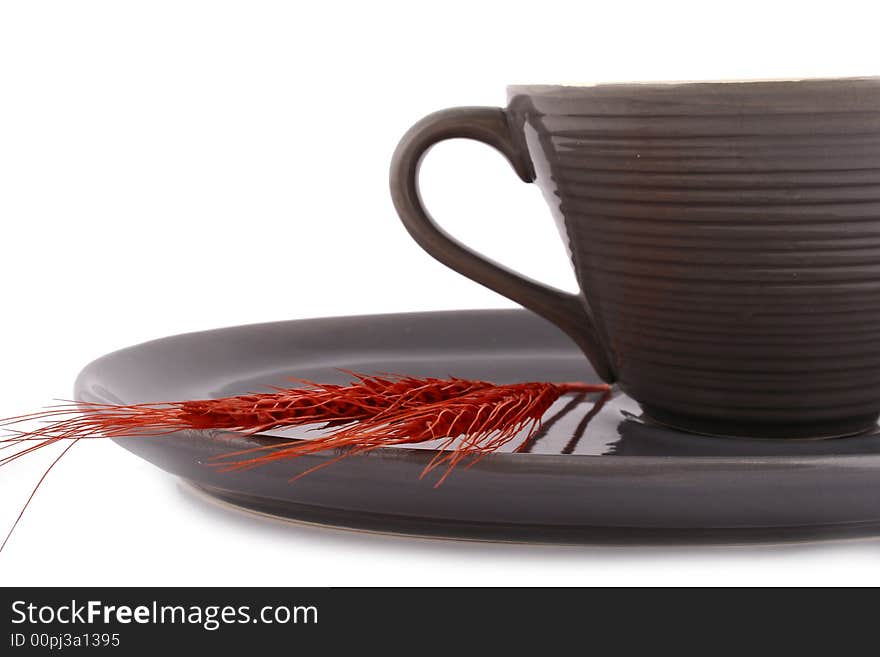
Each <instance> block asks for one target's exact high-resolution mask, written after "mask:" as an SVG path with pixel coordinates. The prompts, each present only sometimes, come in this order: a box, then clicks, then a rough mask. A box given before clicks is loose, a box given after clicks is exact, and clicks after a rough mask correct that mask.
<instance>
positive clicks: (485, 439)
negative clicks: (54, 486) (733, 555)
mask: <svg viewBox="0 0 880 657" xmlns="http://www.w3.org/2000/svg"><path fill="white" fill-rule="evenodd" d="M348 373H349V374H350V375H351V376H352V377H353V381H352V382H351V383H349V384H348V385H335V384H321V383H315V382H313V381H306V380H299V379H294V381H297V382H298V383H299V384H300V385H301V386H302V387H299V388H273V390H274V392H268V393H254V394H248V395H236V396H233V397H224V398H221V399H201V400H189V401H175V402H164V403H162V402H160V403H149V404H96V403H88V402H66V403H63V404H60V405H58V406H53V407H49V408H47V409H45V410H43V411H39V412H37V413H30V414H28V415H20V416H17V417H12V418H7V419H5V420H0V427H6V428H7V430H9V431H10V432H12V433H13V434H14V435H13V437H10V438H6V439H2V440H0V450H6V449H11V450H12V451H10V453H8V454H7V455H6V456H2V457H0V466H2V465H7V464H9V463H11V462H12V461H14V460H16V459H18V458H21V457H22V456H25V455H26V454H30V453H32V452H34V451H36V450H39V449H42V448H44V447H48V446H50V445H53V444H55V443H57V442H60V441H69V444H68V445H67V446H66V447H65V449H64V451H62V453H61V454H60V455H59V456H58V457H57V458H56V459H55V460H54V461H53V462H52V464H51V465H50V466H49V467H48V468H47V469H46V470H45V472H44V473H43V476H42V477H41V478H40V480H39V481H38V482H37V484H36V486H35V487H34V488H33V490H32V492H31V495H30V497H28V499H27V502H25V505H24V507H23V508H22V510H21V513H20V514H19V516H18V518H17V519H16V521H15V523H14V524H13V526H12V529H11V530H10V532H9V534H7V536H6V540H5V541H4V542H3V544H2V545H0V551H2V549H3V547H4V546H5V545H6V542H7V541H8V540H9V536H10V535H11V534H12V531H13V530H14V529H15V527H16V526H17V525H18V521H19V520H20V519H21V517H22V515H23V514H24V512H25V510H26V509H27V507H28V505H29V504H30V502H31V500H32V499H33V497H34V494H35V493H36V491H37V489H38V488H39V486H40V484H41V483H42V482H43V480H44V479H45V478H46V475H48V473H49V471H50V470H51V469H52V468H53V467H54V466H55V464H56V463H58V461H59V459H60V458H61V457H62V456H64V454H66V453H67V451H68V450H69V449H70V448H71V447H73V445H74V444H76V442H77V441H79V440H83V439H91V438H122V437H130V438H136V437H138V436H142V437H143V436H161V435H166V434H173V433H174V432H177V431H181V430H185V429H224V430H228V431H242V432H245V433H247V434H254V433H258V432H261V431H270V430H272V429H279V428H287V427H296V426H305V425H313V424H318V423H324V424H326V425H327V426H332V427H336V428H335V429H334V430H333V431H332V432H331V433H329V434H328V435H325V436H322V437H319V438H315V439H312V440H297V441H291V443H290V444H283V443H282V444H280V445H272V446H268V447H259V448H254V449H249V450H245V451H241V452H236V453H231V454H225V455H223V456H221V457H219V458H218V459H217V460H216V461H215V462H214V463H213V465H214V466H215V467H218V468H220V469H221V470H240V469H248V468H255V467H258V466H260V465H264V464H266V463H272V462H275V461H279V460H287V459H294V458H297V457H299V456H303V455H306V454H314V453H315V452H321V451H324V450H329V449H337V450H338V449H343V452H342V453H341V454H340V455H339V456H337V457H336V458H334V459H331V460H330V461H328V462H326V463H324V464H322V465H321V466H318V467H316V468H311V469H310V470H307V471H306V472H304V473H302V474H300V475H298V476H297V477H294V479H296V478H298V477H301V476H303V475H305V474H308V473H309V472H313V471H314V470H317V469H319V468H321V467H324V466H326V465H329V464H331V463H335V462H336V461H338V460H340V459H342V458H345V457H346V456H351V455H353V454H360V453H365V452H369V451H371V450H374V449H377V448H379V447H387V446H391V445H404V444H413V443H420V442H425V441H429V440H436V439H441V440H443V443H442V445H441V446H440V450H439V451H438V452H437V455H436V456H435V457H434V459H433V460H432V461H431V462H430V463H429V464H428V466H427V467H426V468H425V470H424V472H423V473H422V476H424V475H426V474H427V473H429V472H431V471H432V470H434V469H436V468H439V467H441V466H445V471H444V473H443V475H442V476H441V477H440V479H439V481H438V482H437V484H436V485H437V486H439V485H440V484H441V483H443V481H444V480H445V479H446V477H448V476H449V474H450V473H451V472H452V470H453V469H454V468H455V466H456V465H458V464H459V463H461V462H462V461H463V460H464V459H468V458H470V459H471V464H473V463H474V462H476V461H477V460H479V459H480V458H481V457H482V456H484V455H485V454H488V453H490V452H493V451H496V450H498V449H499V448H500V447H502V446H503V445H505V444H507V443H508V442H510V441H511V440H513V439H514V438H516V437H517V436H518V435H519V434H521V433H523V432H524V433H525V435H524V438H523V439H524V441H526V442H527V441H528V440H529V439H530V438H531V437H532V436H533V435H534V433H535V431H536V430H537V428H538V426H539V425H540V421H541V416H542V415H543V414H544V413H545V412H546V411H547V409H548V408H550V406H551V405H552V404H553V402H555V401H556V400H557V399H558V398H559V397H560V396H561V395H564V394H567V393H578V394H581V395H583V394H585V393H588V392H602V393H603V396H602V397H601V399H600V400H599V403H598V404H597V407H596V409H595V410H598V407H599V406H600V405H601V404H602V403H604V401H605V400H606V399H607V398H608V391H609V387H608V386H607V385H605V384H596V385H593V384H586V383H539V382H533V383H514V384H508V385H495V384H493V383H489V382H487V381H476V380H469V379H458V378H448V379H438V378H416V377H409V376H400V375H395V374H386V375H382V376H366V375H363V374H356V373H353V372H348ZM31 421H44V422H46V424H44V425H43V426H41V427H39V428H36V429H31V430H28V431H22V430H19V429H18V428H17V427H18V426H19V425H21V424H24V423H28V422H31ZM523 444H526V443H523ZM15 448H18V449H15Z"/></svg>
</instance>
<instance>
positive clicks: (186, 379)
mask: <svg viewBox="0 0 880 657" xmlns="http://www.w3.org/2000/svg"><path fill="white" fill-rule="evenodd" d="M337 368H350V369H354V370H358V371H363V372H380V371H397V372H401V373H406V374H413V375H434V376H446V375H455V376H461V377H474V378H485V379H489V380H493V381H496V382H513V381H523V380H550V381H553V380H556V381H559V380H564V381H569V380H578V379H580V380H586V381H591V380H596V379H597V377H596V375H595V373H594V372H593V371H592V370H591V369H590V368H589V366H588V365H587V362H586V360H584V359H583V358H581V357H579V353H578V351H577V349H576V347H575V346H574V345H573V344H572V343H571V341H570V340H568V339H567V338H566V336H565V335H563V334H562V333H561V332H559V331H558V330H557V329H556V328H554V327H553V326H552V325H550V324H549V323H547V322H545V321H544V320H542V319H540V318H538V317H535V316H534V315H532V314H531V313H529V312H526V311H461V312H444V313H420V314H403V315H378V316H365V317H348V318H337V319H320V320H306V321H294V322H281V323H273V324H261V325H253V326H242V327H236V328H229V329H221V330H216V331H208V332H204V333H194V334H188V335H181V336H175V337H171V338H166V339H163V340H157V341H154V342H149V343H146V344H142V345H138V346H135V347H131V348H128V349H123V350H121V351H118V352H115V353H112V354H109V355H107V356H104V357H103V358H101V359H99V360H97V361H95V362H94V363H92V364H90V365H89V366H87V367H86V368H85V369H84V370H83V372H82V373H81V374H80V376H79V378H78V380H77V383H76V390H75V394H76V397H77V398H79V399H83V400H87V401H103V402H114V403H120V402H124V403H135V402H147V401H161V400H169V399H190V398H205V397H220V396H226V395H232V394H238V393H245V392H251V391H257V390H260V389H262V387H263V386H265V385H270V384H283V383H284V381H285V377H288V376H299V377H306V378H311V379H315V380H320V381H325V382H333V381H339V382H341V381H342V380H344V379H345V376H344V375H342V374H341V373H340V372H339V371H338V369H337ZM591 409H592V404H591V401H590V400H589V399H580V398H577V397H567V398H563V399H561V400H560V401H559V402H557V403H556V405H555V406H554V407H553V408H551V409H550V411H548V413H547V415H546V416H545V421H544V427H543V430H542V431H541V433H540V434H539V435H538V436H537V438H536V439H535V440H534V441H533V442H532V443H531V449H530V452H529V453H519V454H513V453H500V454H495V455H491V456H488V457H486V458H485V459H483V460H482V461H481V462H480V463H478V464H477V465H476V466H475V467H473V468H471V469H470V470H459V471H456V472H455V473H454V474H453V475H452V476H451V477H450V478H449V479H448V480H447V481H446V483H444V484H443V486H441V487H440V488H438V489H434V488H433V486H432V483H433V482H432V481H430V480H422V481H420V480H419V473H420V471H421V469H422V468H423V467H424V465H425V464H426V463H427V462H428V460H430V458H431V456H432V451H431V448H430V446H424V447H422V448H389V449H383V450H379V451H377V452H374V453H371V454H368V455H362V456H357V457H352V458H349V459H346V460H343V461H341V462H339V463H337V464H335V465H333V466H331V467H328V468H326V469H323V470H320V471H318V472H316V473H313V474H311V475H309V476H307V477H305V478H303V479H301V480H299V481H297V482H296V483H294V484H291V483H289V479H290V478H291V477H292V476H294V475H295V474H297V473H298V472H301V471H302V470H304V469H305V468H308V467H312V466H314V465H316V464H318V463H320V462H322V461H324V460H325V459H328V458H331V457H332V456H333V454H322V455H316V456H311V457H306V458H303V459H301V460H298V461H292V462H288V463H279V464H273V465H270V466H266V467H263V468H260V469H256V470H252V471H248V472H234V473H218V472H216V471H215V470H213V469H211V468H208V467H206V466H205V462H206V461H207V460H208V459H210V458H211V457H212V456H214V455H216V454H220V453H224V452H228V451H232V450H238V449H242V448H246V447H248V446H254V445H258V444H265V443H267V442H272V441H276V440H279V439H281V438H273V437H270V436H255V437H245V436H241V435H238V434H235V433H230V432H195V431H193V432H182V433H180V434H175V435H172V436H165V437H153V438H150V437H139V438H131V439H123V440H120V441H119V443H120V444H121V445H122V446H123V447H125V448H126V449H129V450H130V451H132V452H134V453H135V454H138V455H139V456H141V457H143V458H145V459H147V460H148V461H151V462H152V463H154V464H155V465H157V466H158V467H160V468H162V469H164V470H166V471H168V472H171V473H173V474H175V475H178V476H180V477H183V478H184V479H187V480H189V481H191V482H193V483H194V484H196V485H197V486H199V487H201V488H204V489H206V490H208V491H209V492H210V493H211V494H213V495H215V496H217V497H219V498H222V499H224V500H227V501H230V502H233V503H235V504H239V505H242V506H246V507H248V508H251V509H255V510H258V511H263V512H268V513H272V514H277V515H283V516H287V517H291V518H298V519H304V520H309V521H314V522H322V523H330V524H337V525H341V526H345V527H357V528H366V529H375V530H380V531H393V532H403V533H413V534H424V535H431V536H454V537H465V538H487V539H497V540H531V541H563V542H580V541H589V542H592V541H612V542H618V541H625V542H629V541H676V542H680V541H702V540H708V541H730V540H748V539H759V540H770V539H772V540H776V539H788V538H805V537H806V538H810V537H820V536H849V535H860V534H865V533H873V532H875V531H880V434H878V432H877V429H876V428H875V429H874V430H873V431H871V432H870V433H867V434H864V435H861V436H857V437H850V438H841V439H836V440H820V441H801V440H791V441H774V440H754V439H722V438H709V437H704V436H697V435H693V434H687V433H682V432H679V431H676V430H673V429H670V428H667V427H664V426H660V425H657V424H654V423H653V422H651V421H647V420H646V419H645V418H644V417H642V414H641V411H640V409H639V406H638V404H636V402H634V401H633V400H632V399H631V398H629V397H627V396H626V395H625V394H623V393H622V392H620V391H616V393H615V396H614V398H613V400H612V401H611V402H610V403H609V404H607V405H606V406H605V407H604V408H603V409H602V410H601V412H599V413H598V414H597V415H595V416H594V417H592V418H591V417H590V415H589V412H590V410H591ZM289 435H290V436H297V435H299V436H303V435H305V434H304V433H303V432H302V430H300V431H299V433H297V432H293V433H291V434H289ZM511 447H512V445H511Z"/></svg>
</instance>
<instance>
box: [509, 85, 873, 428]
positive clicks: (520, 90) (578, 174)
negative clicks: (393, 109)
mask: <svg viewBox="0 0 880 657" xmlns="http://www.w3.org/2000/svg"><path fill="white" fill-rule="evenodd" d="M510 112H511V117H512V119H513V120H514V121H515V122H516V123H517V124H518V127H519V128H521V130H522V133H523V134H524V135H525V141H526V143H527V147H528V150H529V153H530V155H531V158H532V161H533V163H534V165H535V169H536V171H537V173H538V183H539V184H540V185H541V187H542V188H543V190H544V192H545V194H546V195H547V197H548V199H550V201H551V204H552V206H553V208H554V211H555V213H556V215H557V218H558V220H559V221H560V222H561V225H562V226H563V227H564V233H565V234H566V235H567V236H568V241H569V249H570V253H571V257H572V262H573V264H574V268H575V271H576V274H577V278H578V281H579V282H580V284H581V287H582V289H583V290H584V295H585V298H586V300H587V303H588V304H589V306H590V308H591V309H592V313H593V315H594V317H595V319H596V322H597V324H598V325H599V328H600V332H601V333H602V336H603V339H604V341H605V346H606V349H607V350H608V352H609V353H610V355H611V358H612V361H613V363H614V367H615V369H616V371H617V376H618V379H619V381H620V384H621V386H622V387H623V388H624V389H625V390H626V391H627V392H628V393H629V394H631V395H632V396H633V397H635V398H636V399H638V400H639V401H640V402H642V403H643V404H644V405H645V406H646V408H647V409H648V410H649V413H650V412H651V410H652V409H653V410H654V411H656V415H657V416H658V418H659V419H668V421H670V422H672V423H678V424H684V425H689V426H691V427H696V428H700V429H701V430H706V431H709V432H717V433H752V434H762V433H766V434H767V435H792V436H795V435H809V434H810V433H811V431H810V430H809V429H808V428H805V426H806V425H809V424H811V423H812V424H813V425H814V426H817V427H824V428H820V429H818V430H816V431H818V433H820V434H834V433H841V432H843V433H845V432H848V431H852V430H853V428H854V427H853V426H850V425H851V424H852V423H853V422H855V424H858V425H860V426H861V425H865V426H866V425H868V424H870V423H872V422H873V421H874V419H875V416H876V414H877V412H878V410H880V81H878V80H876V79H865V80H836V81H804V82H766V83H749V84H687V85H645V86H642V85H613V86H604V87H603V86H600V87H585V88H576V87H514V88H512V89H511V104H510ZM667 416H668V417H667ZM847 421H849V424H848V423H847ZM822 422H825V424H824V425H823V424H821V423H822ZM801 423H803V425H805V426H799V425H800V424H801ZM817 423H818V424H817ZM759 425H765V426H764V427H763V428H761V426H759ZM725 427H726V428H725ZM750 427H752V428H754V431H752V430H750Z"/></svg>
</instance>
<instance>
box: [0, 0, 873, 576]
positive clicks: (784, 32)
mask: <svg viewBox="0 0 880 657" xmlns="http://www.w3.org/2000/svg"><path fill="white" fill-rule="evenodd" d="M873 4H875V3H871V2H865V3H863V4H852V3H850V4H848V3H846V2H834V3H812V4H811V3H808V2H792V3H787V2H772V3H771V2H761V3H748V2H743V1H741V2H736V3H711V2H703V3H692V4H683V3H676V2H655V3H648V2H645V3H627V2H613V3H612V2H601V3H590V2H570V3H564V2H550V1H548V0H541V1H539V2H538V1H535V2H529V3H520V2H514V1H512V0H507V1H506V2H501V3H490V2H476V1H475V0H469V1H467V2H456V1H454V0H444V2H442V3H441V2H437V3H416V2H401V3H398V4H395V3H381V2H348V3H339V2H320V3H319V2H312V3H306V2H293V1H291V2H279V3H273V2H254V1H248V2H220V1H217V0H212V1H210V2H186V1H182V0H174V1H173V2H161V1H159V0H152V1H150V2H119V1H115V0H114V1H108V2H76V3H72V2H57V3H55V2H40V1H37V0H28V1H26V2H5V3H3V4H2V5H0V222H2V231H3V237H2V253H0V279H2V288H0V289H2V312H3V317H2V329H0V330H2V340H0V363H2V376H0V416H7V415H13V414H17V413H21V412H25V411H29V410H35V409H37V408H39V407H40V406H42V405H44V404H45V403H47V402H48V401H50V400H51V398H53V397H67V396H69V395H70V394H71V393H70V389H71V385H72V382H73V379H74V377H75V376H76V373H77V372H78V371H79V369H80V368H81V367H82V366H83V365H84V364H85V363H87V362H88V361H90V360H91V359H93V358H95V357H97V356H99V355H101V354H102V353H105V352H107V351H111V350H114V349H117V348H119V347H123V346H126V345H129V344H132V343H137V342H141V341H144V340H148V339H151V338H156V337H160V336H164V335H168V334H174V333H180V332H184V331H192V330H198V329H207V328H212V327H220V326H228V325H235V324H244V323H251V322H261V321H268V320H281V319H290V318H305V317H315V316H327V315H341V314H358V313H381V312H390V311H407V310H431V309H452V308H480V307H508V306H512V304H511V303H510V302H508V301H507V300H506V299H503V298H501V297H499V296H497V295H496V294H494V293H492V292H490V291H488V290H486V289H484V288H481V287H480V286H478V285H476V284H474V283H472V282H470V281H468V280H466V279H464V278H462V277H460V276H459V275H457V274H455V273H453V272H452V271H450V270H447V269H445V268H444V267H443V266H441V265H440V264H438V263H436V262H435V261H433V260H432V259H431V258H430V257H428V256H427V255H426V254H424V253H423V252H422V251H421V250H420V249H419V248H418V247H417V246H416V245H415V244H414V243H413V242H411V241H410V238H409V237H408V236H407V234H406V233H405V231H404V230H403V228H402V226H401V225H400V223H399V221H398V220H397V218H396V216H395V214H394V211H393V209H392V207H391V203H390V200H389V195H388V191H387V168H388V162H389V159H390V155H391V152H392V150H393V148H394V146H395V144H396V143H397V140H398V139H399V137H400V136H401V135H402V133H403V132H404V131H405V130H406V129H407V128H408V127H409V126H410V125H411V124H412V123H413V122H414V121H415V120H417V119H418V118H420V117H421V116H422V115H424V114H426V113H428V112H430V111H433V110H435V109H440V108H443V107H448V106H454V105H462V104H465V105H471V104H472V105H501V104H503V103H504V100H505V93H504V87H505V85H506V84H509V83H529V82H539V83H553V82H555V83H560V82H561V83H574V82H589V81H594V80H600V81H619V80H664V79H678V80H681V79H717V78H756V77H758V78H766V77H802V76H811V77H813V76H835V75H842V76H850V75H872V74H873V75H878V74H880V59H878V54H880V46H878V43H880V42H878V38H877V25H878V16H877V15H872V14H871V13H869V12H870V9H871V7H872V5H873ZM422 180H423V190H424V195H425V197H426V200H427V202H428V205H429V206H430V208H431V210H432V212H433V214H434V215H435V216H436V217H438V219H439V220H440V221H441V223H443V224H444V225H445V226H446V227H447V228H448V229H449V230H451V231H452V232H453V233H455V234H456V235H457V236H459V237H460V238H462V239H463V240H465V241H466V242H468V243H470V244H471V245H473V246H475V247H476V248H478V249H480V250H483V251H484V252H486V253H487V254H489V255H490V256H493V257H494V258H496V259H498V260H501V261H503V262H505V263H508V264H509V265H511V266H513V267H515V268H517V269H519V270H520V271H523V272H524V273H527V274H529V275H531V276H533V277H536V278H539V279H541V280H544V281H547V282H549V283H554V284H556V285H558V286H562V287H567V288H571V287H572V285H573V277H572V275H571V273H570V271H569V268H568V264H567V262H566V258H565V255H564V252H563V248H562V245H561V242H560V240H559V238H558V235H557V234H556V228H555V226H554V225H553V222H552V220H551V218H550V216H549V212H548V210H547V209H546V206H545V205H544V202H543V200H542V198H541V195H540V193H539V191H538V190H537V188H534V187H533V186H529V185H523V184H521V183H519V182H518V180H517V179H516V178H515V176H514V175H513V174H512V172H511V171H510V170H509V167H508V165H507V164H506V163H505V162H504V161H503V160H502V158H501V157H500V156H498V155H497V154H495V153H494V152H492V151H491V150H490V149H488V148H486V147H485V146H481V145H477V144H471V143H458V142H456V143H449V144H443V145H441V146H439V147H437V148H436V149H435V150H434V151H432V154H431V156H430V157H429V159H428V161H427V162H426V164H425V166H424V167H423V174H422ZM132 375H133V376H136V375H137V373H136V372H133V373H132ZM48 459H49V455H48V454H42V455H40V456H34V457H33V459H29V460H28V462H24V461H21V462H19V463H18V464H16V465H14V466H10V467H7V468H5V469H3V470H2V471H0V530H5V528H6V527H8V525H9V523H11V522H12V520H13V519H14V517H15V515H16V514H17V512H18V509H19V507H20V505H21V503H22V502H23V501H24V499H25V497H26V496H27V494H28V492H29V490H30V488H31V486H32V485H33V483H34V482H35V480H36V478H37V477H38V476H39V474H40V472H41V469H42V468H44V467H45V466H46V465H47V463H48ZM878 548H880V541H871V540H869V541H857V542H843V543H833V544H819V545H806V546H777V547H772V546H767V547H759V548H756V547H750V548H742V547H737V548H727V547H722V548H676V549H670V548H659V549H658V548H572V547H565V548H558V547H534V546H511V545H492V544H478V543H459V542H444V541H426V540H413V539H402V538H391V537H382V536H373V535H365V534H352V533H347V532H341V531H335V530H321V529H313V528H305V527H297V526H292V525H288V524H283V523H277V522H273V521H267V520H261V519H257V518H251V517H249V516H244V515H241V514H237V513H235V512H231V511H226V510H223V509H219V508H216V507H214V506H212V505H210V504H207V503H205V502H203V501H200V500H198V499H196V498H194V497H192V496H191V495H188V494H185V493H184V492H182V491H181V490H180V489H179V487H178V485H177V483H176V482H175V480H174V479H173V478H172V477H170V476H169V475H166V474H164V473H163V472H161V471H159V470H157V469H155V468H153V467H152V466H150V465H148V464H146V463H145V462H142V461H140V460H138V459H137V458H136V457H134V456H132V455H130V454H128V453H127V452H125V451H124V450H122V449H119V448H118V447H116V446H114V445H112V444H108V443H102V442H100V441H95V442H92V443H89V444H85V445H84V444H80V445H78V446H77V449H74V450H72V451H71V452H70V453H69V455H68V457H67V458H66V459H65V460H64V461H62V463H61V464H60V465H59V467H58V468H57V469H56V470H55V471H54V472H53V473H52V476H51V477H50V478H49V479H48V480H47V481H46V484H45V486H44V487H43V488H42V489H41V491H40V494H39V495H38V496H37V498H36V499H35V501H34V503H33V505H32V506H31V508H30V510H29V513H28V514H27V515H26V517H25V519H24V520H23V521H22V523H21V525H20V526H19V529H18V531H17V533H16V534H15V535H14V537H13V539H12V541H11V542H10V544H9V546H8V547H7V549H6V550H5V551H4V552H3V553H2V554H0V584H10V585H11V584H24V585H37V584H42V585H49V584H94V585H100V584H106V585H135V584H150V585H160V584H181V585H195V584H216V585H220V584H242V585H243V584H260V585H268V584H279V585H280V584H287V585H341V584H350V585H357V584H406V585H419V584H620V585H623V584H661V583H662V584H692V585H693V584H696V585H701V584H880V560H878Z"/></svg>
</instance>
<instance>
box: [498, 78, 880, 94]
mask: <svg viewBox="0 0 880 657" xmlns="http://www.w3.org/2000/svg"><path fill="white" fill-rule="evenodd" d="M854 83H867V84H871V85H873V84H876V85H878V86H880V76H875V75H866V76H851V77H793V78H746V79H738V80H737V79H732V80H646V81H631V82H616V81H612V82H585V83H574V84H510V85H507V95H508V96H509V97H512V96H516V95H530V96H534V95H567V94H577V93H582V92H583V91H585V90H593V89H597V90H609V91H613V90H615V89H619V90H646V91H651V90H669V89H675V88H683V89H694V88H700V87H713V86H716V87H717V86H721V87H725V88H731V87H736V88H756V87H761V86H771V85H772V86H782V87H786V88H791V87H801V88H804V87H810V86H822V87H828V86H835V85H841V86H846V85H852V84H854Z"/></svg>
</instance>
